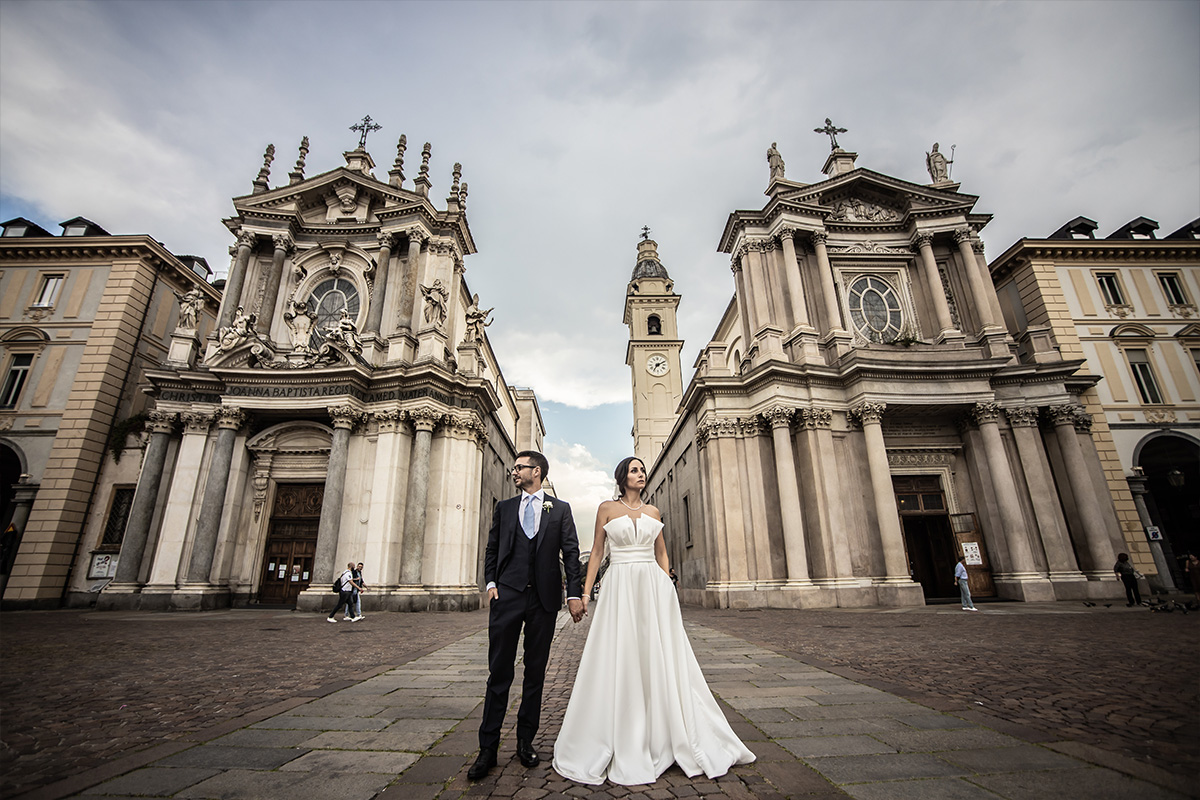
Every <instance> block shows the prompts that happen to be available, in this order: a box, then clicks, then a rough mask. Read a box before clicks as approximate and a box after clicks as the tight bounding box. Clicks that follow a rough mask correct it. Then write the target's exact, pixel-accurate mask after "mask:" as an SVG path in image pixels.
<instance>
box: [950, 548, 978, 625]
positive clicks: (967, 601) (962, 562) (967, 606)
mask: <svg viewBox="0 0 1200 800" xmlns="http://www.w3.org/2000/svg"><path fill="white" fill-rule="evenodd" d="M954 582H955V583H957V584H958V594H959V596H960V597H962V610H963V611H978V610H979V609H978V608H976V607H975V604H974V603H973V602H971V588H970V587H969V586H968V585H967V584H968V578H967V557H966V556H959V557H958V563H957V564H955V565H954Z"/></svg>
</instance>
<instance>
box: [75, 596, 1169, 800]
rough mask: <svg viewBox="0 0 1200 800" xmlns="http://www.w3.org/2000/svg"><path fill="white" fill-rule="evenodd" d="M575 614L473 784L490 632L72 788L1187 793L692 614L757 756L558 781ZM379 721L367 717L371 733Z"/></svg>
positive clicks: (725, 798) (799, 794) (418, 794)
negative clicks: (712, 774)
mask: <svg viewBox="0 0 1200 800" xmlns="http://www.w3.org/2000/svg"><path fill="white" fill-rule="evenodd" d="M568 619H569V618H568V617H566V616H565V615H563V616H561V617H560V619H559V623H558V630H557V633H556V637H555V643H554V648H553V650H552V653H551V662H550V665H549V668H548V670H547V685H546V699H545V703H544V710H543V717H542V728H541V730H540V731H539V734H538V736H537V737H536V738H535V741H534V744H535V747H536V748H537V749H539V751H540V752H541V754H542V756H543V759H544V760H543V763H542V764H540V765H539V766H538V767H535V768H533V769H526V768H524V767H523V766H521V764H520V763H519V761H518V760H517V759H516V757H515V752H514V749H513V748H514V741H513V725H514V724H515V708H510V711H509V714H508V718H507V719H506V728H505V730H504V731H503V738H502V743H501V748H500V752H499V765H498V767H497V768H496V769H495V770H493V771H492V774H491V775H489V776H488V777H487V778H486V779H484V780H483V781H480V782H479V783H474V784H473V783H471V782H469V781H468V780H467V779H466V769H467V767H468V766H469V765H470V764H471V762H472V761H473V760H474V755H475V752H476V748H477V727H478V720H479V716H480V710H481V700H482V695H483V679H484V676H485V675H486V670H485V669H484V668H483V666H482V665H483V664H484V663H485V662H486V652H487V636H486V632H485V631H479V632H477V633H474V634H472V635H469V636H466V637H464V638H462V639H460V640H458V641H455V642H453V643H452V644H449V645H447V646H445V647H443V648H441V649H439V650H436V651H434V652H432V653H429V654H427V655H425V656H423V657H420V658H417V659H415V660H413V661H411V662H409V663H407V664H404V665H402V666H400V667H397V668H395V669H391V670H388V671H386V672H383V673H381V674H378V675H374V676H371V677H367V678H364V679H363V680H361V681H359V682H357V683H354V684H353V685H349V686H345V687H344V688H341V689H340V690H337V691H334V692H332V693H330V694H326V695H325V696H323V697H314V699H312V700H311V701H309V702H307V703H305V704H304V705H302V706H298V707H296V708H291V709H289V710H287V711H285V712H283V713H281V714H279V715H277V716H275V717H272V718H270V719H265V720H258V721H256V722H255V723H254V724H252V725H247V726H246V727H245V728H244V729H241V730H237V731H234V732H231V733H227V734H226V735H224V736H221V737H220V738H217V739H214V740H213V741H211V742H208V743H203V744H199V745H197V746H195V747H192V748H191V749H189V750H185V751H183V752H180V753H176V754H174V755H172V756H170V757H168V758H165V759H162V760H161V761H159V762H157V763H155V764H153V765H152V766H149V767H146V768H143V769H140V770H137V771H135V772H131V773H129V774H128V775H125V776H122V777H120V778H117V779H115V780H110V781H108V782H107V783H104V784H101V785H99V786H97V787H94V788H93V789H90V790H88V791H87V792H86V793H85V795H78V796H80V797H83V796H87V797H89V798H93V797H99V796H104V797H106V798H107V799H108V800H112V798H114V797H118V796H134V795H137V796H142V797H146V796H153V797H172V798H188V800H209V799H210V798H220V799H221V800H225V799H226V798H228V799H229V800H242V798H246V800H250V799H251V798H253V800H275V799H276V798H278V799H279V800H306V799H307V798H320V800H325V798H335V800H359V798H361V800H373V799H375V800H463V798H467V797H470V798H475V797H491V798H497V799H498V800H499V799H500V798H503V799H504V800H508V798H512V799H513V800H557V799H560V798H571V797H579V798H591V797H614V798H623V797H634V798H650V800H672V799H673V798H691V797H697V798H699V797H703V798H711V800H789V799H790V798H803V799H804V800H834V798H845V797H848V796H849V797H855V798H859V800H884V799H886V800H904V799H905V798H920V799H921V800H939V799H940V798H945V799H946V800H977V799H978V798H990V799H991V800H996V798H1006V799H1007V800H1024V798H1035V797H1036V798H1038V799H1039V800H1041V798H1044V797H1054V798H1055V800H1125V798H1129V800H1133V798H1135V797H1136V798H1138V800H1143V798H1144V800H1182V799H1183V798H1185V797H1187V796H1188V795H1187V794H1182V793H1179V792H1177V791H1172V790H1171V789H1168V788H1165V787H1164V786H1161V785H1155V784H1153V783H1148V782H1146V781H1144V780H1139V779H1138V778H1135V777H1131V776H1130V775H1128V774H1124V773H1122V772H1118V771H1115V770H1113V769H1107V768H1104V767H1100V766H1095V765H1094V763H1089V761H1087V760H1081V759H1080V758H1077V757H1072V756H1071V755H1067V754H1064V753H1061V752H1054V751H1052V750H1050V749H1047V748H1045V747H1042V746H1039V745H1037V744H1032V743H1030V742H1027V741H1025V740H1023V739H1020V738H1018V737H1017V736H1014V735H1010V733H1008V732H1002V731H998V730H994V729H992V728H989V727H987V726H986V725H983V724H979V723H978V722H973V721H969V720H966V719H963V718H961V717H958V716H954V715H950V714H946V713H942V712H939V711H938V710H936V709H934V708H931V707H929V706H926V705H922V704H920V703H916V702H912V701H909V700H905V699H903V698H900V697H897V696H895V695H893V694H890V693H888V692H886V691H884V690H882V689H880V688H878V687H873V686H867V685H866V684H863V683H860V682H857V681H854V680H851V679H848V678H846V677H844V676H839V675H836V674H833V673H830V672H828V671H824V670H821V669H819V668H814V667H812V666H811V665H807V664H804V663H802V662H800V661H798V660H796V659H794V658H790V657H786V656H782V655H780V654H779V653H776V652H773V651H771V650H769V649H767V648H763V647H760V646H757V645H753V644H751V643H749V642H746V641H744V640H742V639H739V638H737V637H735V636H732V635H729V634H727V633H722V632H719V631H716V630H714V629H712V628H708V627H705V626H702V625H698V624H694V623H689V624H688V633H689V637H690V638H691V641H692V642H693V646H694V648H695V651H696V655H697V659H698V660H699V661H700V664H701V668H702V669H703V670H704V672H705V674H706V676H708V677H710V678H712V679H713V680H712V683H711V684H710V686H711V687H712V688H713V689H714V693H715V694H716V695H717V697H718V701H719V704H720V706H721V708H722V710H723V711H724V713H725V714H726V717H727V718H728V719H729V721H730V724H731V725H732V726H733V728H734V730H735V731H736V732H737V733H738V734H739V736H741V737H742V738H743V740H744V741H745V742H746V743H747V745H748V746H749V747H750V749H751V750H752V751H753V752H755V753H756V754H757V756H758V759H757V761H756V762H755V763H753V764H749V765H742V766H738V767H735V768H734V769H733V770H731V771H730V773H729V774H727V775H725V776H722V777H720V778H718V779H716V780H710V779H708V778H705V777H704V776H699V777H695V778H689V777H688V776H686V775H684V774H683V773H682V772H681V771H680V770H679V768H678V767H672V768H671V769H669V770H667V772H666V773H664V774H663V775H662V776H661V777H660V778H659V780H657V781H656V782H655V783H653V784H650V785H647V786H639V787H620V786H615V785H612V784H605V785H604V786H602V787H590V786H587V787H585V786H579V785H577V784H573V783H571V782H570V781H567V780H566V779H564V778H562V777H561V776H558V775H557V774H556V773H555V772H554V771H553V770H552V769H551V768H550V766H549V763H548V762H549V760H550V758H551V755H552V751H553V744H554V740H555V737H556V736H557V733H558V729H559V726H560V725H561V720H562V715H563V713H564V712H565V708H566V703H567V700H568V699H569V697H570V693H571V691H572V688H573V685H574V676H575V669H576V667H577V665H578V660H579V655H580V653H581V651H582V647H583V643H584V641H585V640H586V633H587V629H588V624H589V622H584V623H582V624H580V625H573V624H571V623H569V621H568ZM520 680H521V669H520V666H518V670H517V676H516V680H515V681H514V686H516V687H518V689H517V691H515V692H513V693H512V694H511V695H510V701H511V704H512V706H515V705H516V702H517V701H518V699H519V685H520ZM821 701H824V702H821ZM318 721H319V724H318ZM367 723H369V724H370V726H371V727H369V728H367V729H360V728H361V727H362V726H364V724H367ZM289 726H297V727H289ZM299 726H303V727H299ZM323 726H326V727H323ZM1085 758H1086V755H1085ZM169 765H170V766H169ZM122 781H126V782H125V783H122ZM172 781H174V783H172Z"/></svg>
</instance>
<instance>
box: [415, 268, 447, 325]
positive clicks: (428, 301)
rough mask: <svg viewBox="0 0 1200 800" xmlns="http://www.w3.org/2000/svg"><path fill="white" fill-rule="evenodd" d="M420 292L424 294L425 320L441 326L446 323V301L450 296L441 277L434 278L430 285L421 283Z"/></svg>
mask: <svg viewBox="0 0 1200 800" xmlns="http://www.w3.org/2000/svg"><path fill="white" fill-rule="evenodd" d="M421 294H423V295H425V321H426V322H428V323H430V324H432V325H434V326H435V327H438V328H441V327H442V326H443V325H445V324H446V301H447V299H449V297H450V295H449V293H448V292H447V291H446V288H445V287H444V286H442V279H441V278H435V279H434V281H433V285H432V286H426V285H425V284H421Z"/></svg>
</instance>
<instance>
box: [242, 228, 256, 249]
mask: <svg viewBox="0 0 1200 800" xmlns="http://www.w3.org/2000/svg"><path fill="white" fill-rule="evenodd" d="M237 243H238V247H254V245H256V244H258V235H257V234H253V233H251V232H250V231H248V230H246V229H244V228H238V232H237Z"/></svg>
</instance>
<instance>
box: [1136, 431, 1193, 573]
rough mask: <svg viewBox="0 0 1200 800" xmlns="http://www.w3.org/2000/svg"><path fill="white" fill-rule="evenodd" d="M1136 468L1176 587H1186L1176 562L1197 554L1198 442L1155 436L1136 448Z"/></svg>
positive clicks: (1178, 435) (1164, 435)
mask: <svg viewBox="0 0 1200 800" xmlns="http://www.w3.org/2000/svg"><path fill="white" fill-rule="evenodd" d="M1134 462H1135V464H1136V466H1139V467H1141V468H1142V472H1143V473H1145V475H1146V506H1147V508H1148V509H1149V511H1150V518H1151V520H1153V522H1154V524H1155V525H1157V526H1158V527H1159V530H1161V531H1162V534H1163V555H1165V556H1166V558H1167V563H1168V564H1169V565H1170V567H1171V572H1172V573H1173V577H1174V578H1175V585H1176V586H1186V585H1187V581H1186V580H1185V578H1184V575H1183V572H1182V571H1181V570H1180V564H1179V559H1180V558H1181V557H1183V556H1185V555H1187V554H1188V553H1196V554H1198V555H1200V443H1197V442H1196V440H1195V439H1192V438H1191V437H1188V436H1183V435H1180V434H1176V433H1169V432H1163V433H1156V434H1153V435H1151V436H1149V437H1147V438H1146V439H1144V440H1142V442H1141V443H1140V444H1139V445H1138V449H1137V452H1136V453H1135V454H1134Z"/></svg>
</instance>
